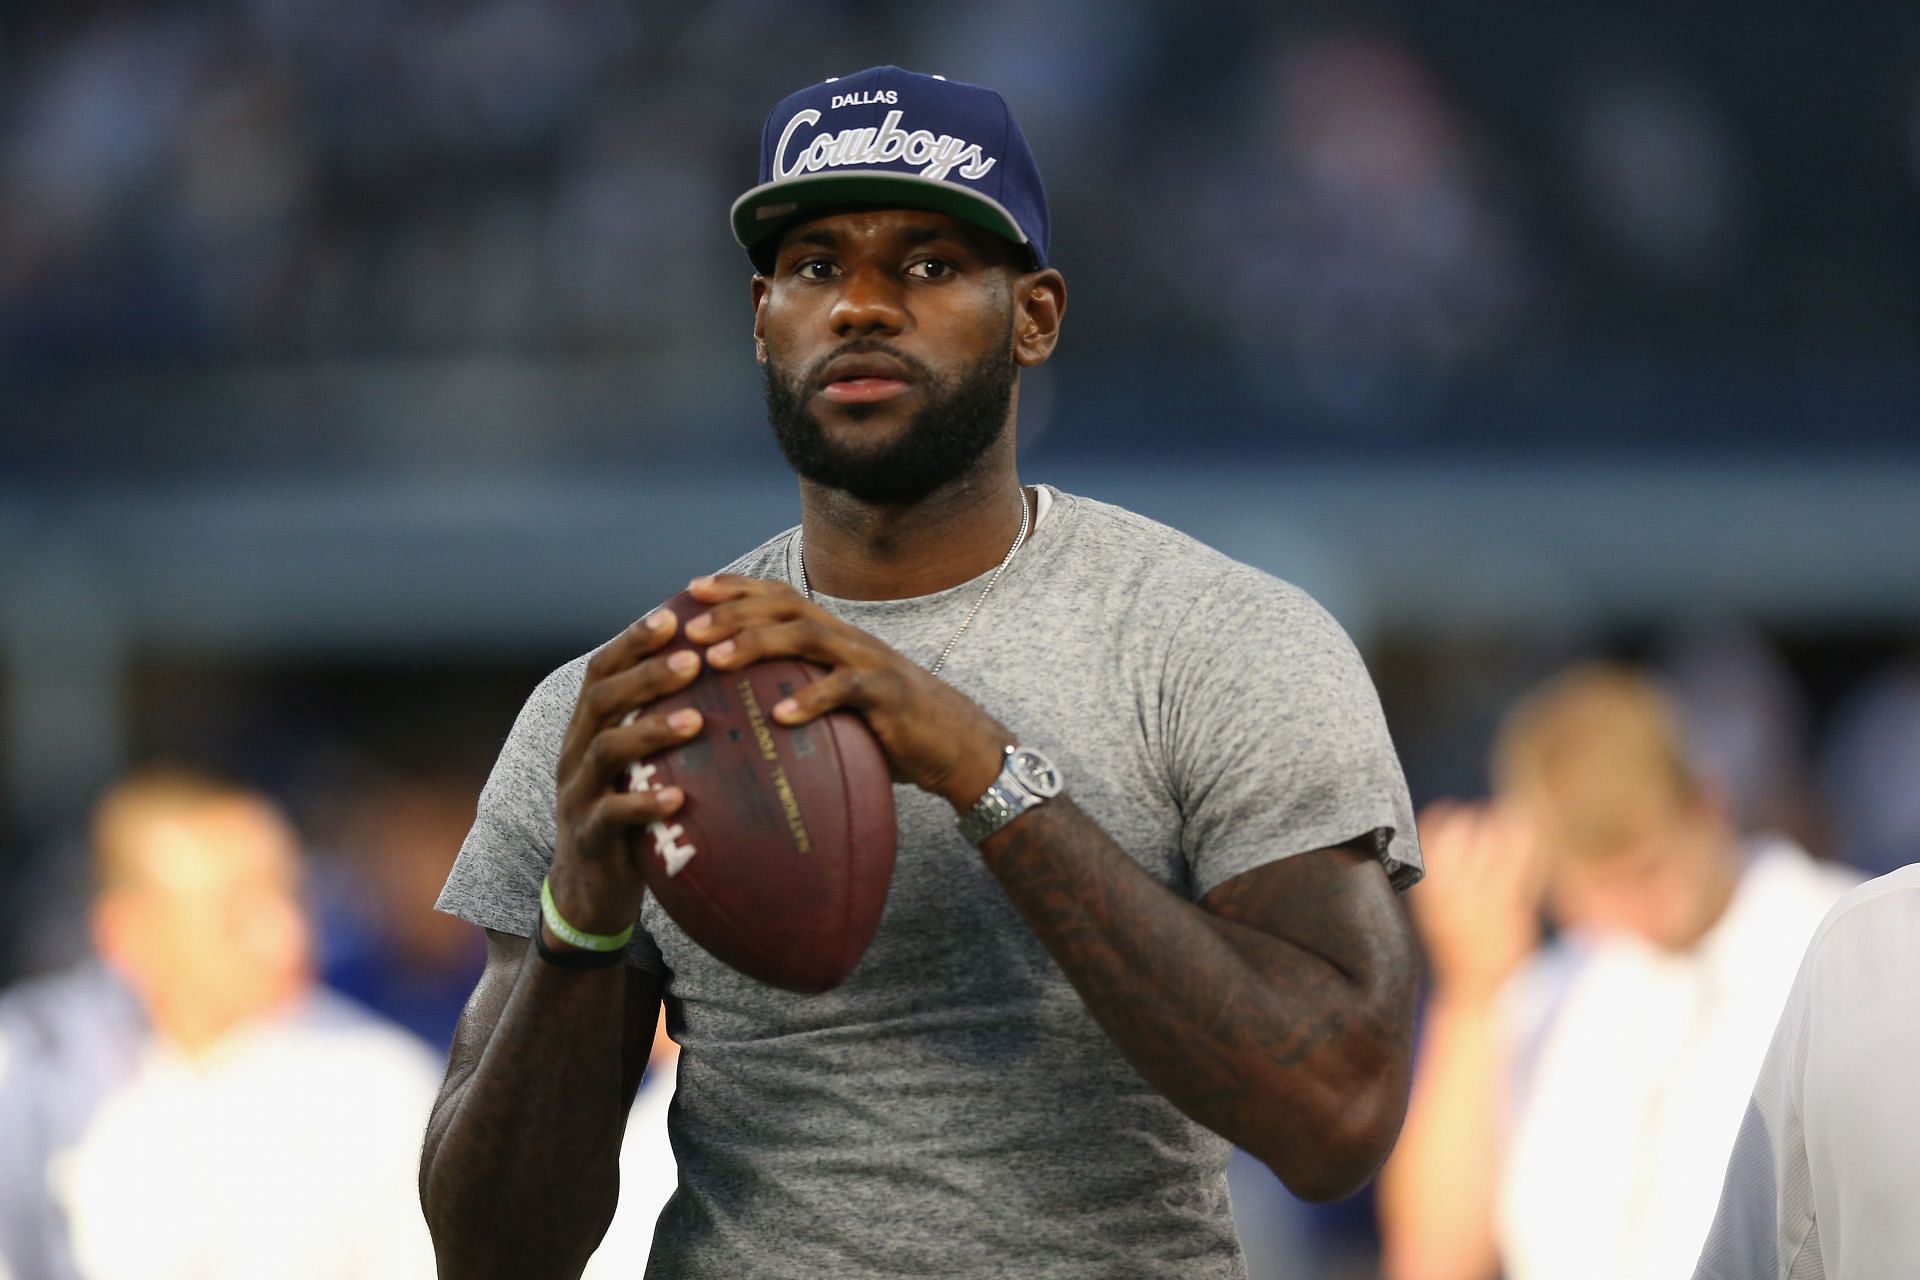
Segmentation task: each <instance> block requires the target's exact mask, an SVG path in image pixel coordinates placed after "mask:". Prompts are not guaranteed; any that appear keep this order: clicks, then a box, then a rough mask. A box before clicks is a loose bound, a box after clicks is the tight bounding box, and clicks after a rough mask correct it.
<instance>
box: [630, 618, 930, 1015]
mask: <svg viewBox="0 0 1920 1280" xmlns="http://www.w3.org/2000/svg"><path fill="white" fill-rule="evenodd" d="M662 607H663V608H668V609H671V610H673V612H674V614H675V615H676V616H677V617H678V618H679V619H680V625H681V631H680V632H679V633H676V635H675V637H674V640H673V642H672V643H671V644H669V645H668V646H667V647H666V648H665V649H664V650H662V652H663V653H672V652H674V651H675V650H676V649H695V650H697V649H698V648H699V647H700V646H697V645H694V644H692V643H691V642H690V641H688V640H686V639H685V626H686V624H687V622H689V621H690V620H691V619H693V618H695V617H697V616H699V615H700V614H701V613H703V612H705V610H706V609H707V606H706V605H704V604H702V603H700V602H699V601H697V600H695V599H694V598H693V597H692V596H690V595H688V594H687V593H686V592H681V593H680V594H678V595H676V596H674V597H673V598H672V599H670V600H668V601H666V602H665V604H664V605H663V606H662ZM824 674H825V672H824V670H823V669H822V668H820V667H817V666H815V665H813V664H812V663H809V662H802V661H799V660H797V659H786V658H780V659H769V660H767V661H764V662H756V663H754V664H752V665H751V666H748V667H744V668H741V669H739V670H735V671H714V670H710V669H707V668H704V667H703V668H702V670H701V672H700V675H699V676H698V677H697V678H696V679H695V680H694V682H693V683H692V684H691V685H689V686H687V687H686V688H685V689H683V690H681V691H680V692H679V693H676V694H674V695H672V696H671V697H667V698H663V699H661V700H660V702H659V703H657V704H655V705H656V707H657V709H659V710H660V711H663V712H671V711H674V710H677V709H679V708H681V707H693V708H694V709H695V710H697V711H699V712H700V714H701V715H702V716H703V717H705V725H704V727H703V728H702V729H701V731H700V733H699V734H698V735H697V736H696V737H694V738H693V739H691V740H690V741H688V742H687V743H685V744H684V745H682V746H679V747H676V748H673V749H672V750H669V751H664V752H661V753H659V754H658V755H654V756H651V757H649V758H648V759H647V760H646V761H645V762H643V763H641V764H637V765H635V766H633V768H632V770H631V771H630V774H629V778H628V785H629V786H630V787H663V786H667V785H670V784H671V785H673V786H677V787H679V788H680V789H681V790H682V791H684V792H685V793H686V801H685V803H684V804H683V805H682V806H681V808H680V811H679V812H678V813H676V814H674V815H673V817H672V818H671V819H670V820H669V821H666V822H656V823H653V824H652V825H651V826H649V827H648V828H647V829H646V830H644V831H640V832H636V833H635V835H634V837H633V838H634V840H635V841H637V842H638V845H639V850H638V852H639V854H640V858H641V862H642V864H643V866H644V867H645V871H646V879H647V891H648V892H649V893H651V894H653V895H654V896H655V897H656V898H658V899H659V900H660V905H661V907H662V908H664V909H665V911H666V913H667V914H668V915H669V916H671V917H672V918H673V921H674V923H676V924H678V925H679V926H680V928H681V929H683V930H685V931H686V934H687V936H688V937H690V938H692V939H693V940H694V941H695V942H697V943H699V944H700V945H701V946H702V947H704V948H706V950H707V951H709V952H711V953H712V954H713V955H714V956H715V957H717V958H718V959H720V960H723V961H725V962H726V963H727V964H729V965H732V966H733V967H734V968H735V969H738V970H739V971H740V972H742V973H744V974H746V975H748V976H749V977H752V978H757V979H758V980H760V981H761V982H766V983H770V984H772V985H773V986H776V987H783V988H785V989H787V990H789V991H799V992H807V993H814V992H820V991H827V990H830V989H831V988H833V987H836V986H838V985H840V983H842V982H844V981H845V980H846V978H847V976H848V975H849V974H851V973H852V972H853V970H854V967H855V966H856V965H858V964H859V963H860V957H861V956H862V955H864V954H865V953H866V950H867V944H868V943H869V942H871V941H872V940H873V932H874V929H875V928H876V927H877V926H878V925H879V923H880V912H881V909H882V908H883V907H884V906H885V905H886V900H887V888H888V886H889V885H890V884H891V883H892V881H893V853H894V814H893V782H892V779H891V777H890V775H889V772H888V768H887V760H886V756H885V754H884V753H883V752H882V751H881V749H880V744H879V743H878V742H876V741H875V740H874V737H873V733H872V731H871V730H869V729H868V728H867V725H866V722H865V721H864V720H862V719H861V718H860V717H859V716H857V715H855V714H854V713H853V712H850V711H835V712H829V713H828V714H827V715H824V716H822V717H820V718H819V719H817V720H814V721H812V722H811V723H809V724H805V725H799V726H795V727H791V728H790V727H788V726H785V725H781V724H776V723H775V722H774V720H773V707H774V704H775V703H777V702H779V701H780V700H781V699H782V698H785V697H786V696H787V695H788V694H790V693H792V692H793V691H794V690H795V689H798V688H800V687H801V686H803V685H805V684H807V683H808V682H809V681H812V680H816V679H818V678H819V677H820V676H822V675H824Z"/></svg>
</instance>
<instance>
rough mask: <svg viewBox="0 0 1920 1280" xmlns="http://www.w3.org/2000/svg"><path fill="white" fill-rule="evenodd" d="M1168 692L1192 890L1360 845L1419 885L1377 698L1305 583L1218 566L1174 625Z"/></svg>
mask: <svg viewBox="0 0 1920 1280" xmlns="http://www.w3.org/2000/svg"><path fill="white" fill-rule="evenodd" d="M1161 689H1162V707H1161V715H1162V739H1163V741H1164V742H1165V743H1166V744H1167V751H1168V755H1169V758H1168V760H1167V774H1168V777H1169V779H1170V780H1171V782H1172V785H1173V788H1174V791H1175V798H1176V800H1177V802H1178V803H1179V805H1180V811H1181V819H1182V837H1181V845H1182V849H1181V851H1182V853H1183V854H1184V855H1185V857H1186V860H1187V864H1188V866H1189V868H1190V869H1191V871H1192V873H1193V881H1194V886H1195V890H1196V893H1198V894H1205V893H1207V892H1210V891H1211V890H1212V889H1213V888H1215V887H1216V886H1218V885H1220V884H1223V883H1225V882H1226V881H1228V880H1230V879H1232V878H1233V877H1234V876H1237V875H1240V874H1241V873H1243V872H1246V871H1250V870H1252V869H1253V868H1254V867H1257V866H1261V865H1263V864H1265V863H1268V862H1272V861H1275V860H1277V859H1280V858H1284V857H1289V856H1292V855H1294V854H1299V853H1308V852H1311V851H1313V850H1315V849H1324V848H1328V847H1330V846H1333V845H1339V844H1348V843H1352V842H1354V841H1356V840H1359V841H1365V842H1366V843H1367V844H1368V845H1369V846H1370V847H1371V848H1372V849H1373V850H1374V853H1375V855H1376V856H1377V857H1378V858H1379V859H1380V862H1381V865H1382V866H1383V867H1384V868H1385V869H1386V872H1387V875H1388V878H1389V879H1390V880H1391V881H1392V883H1393V885H1394V887H1395V888H1397V889H1405V888H1408V887H1409V886H1411V885H1413V884H1414V883H1416V882H1417V881H1418V880H1419V878H1420V876H1421V874H1422V870H1421V861H1420V850H1419V843H1418V836H1417V835H1416V833H1415V830H1414V824H1413V812H1412V803H1411V801H1410V800H1409V798H1408V795H1407V784H1406V779H1405V777H1404V776H1403V775H1402V773H1401V770H1400V761H1399V758H1398V757H1397V756H1396V754H1395V753H1394V749H1393V742H1392V740H1391V738H1390V737H1389V736H1388V734H1387V725H1386V718H1385V716H1384V715H1383V714H1382V713H1381V710H1380V699H1379V696H1378V694H1376V693H1375V691H1374V687H1373V681H1372V679H1371V678H1370V677H1369V676H1368V674H1367V669H1366V666H1365V664H1364V663H1363V662H1362V661H1361V659H1360V655H1359V653H1358V652H1357V651H1356V650H1355V649H1354V647H1353V643H1352V641H1350V640H1349V639H1348V638H1347V635H1346V633H1345V632H1344V631H1342V630H1341V628H1340V625H1339V623H1337V622H1335V621H1334V620H1333V618H1332V616H1331V615H1329V614H1328V613H1327V611H1326V610H1325V609H1322V608H1321V607H1320V606H1319V605H1318V604H1317V603H1316V602H1315V601H1314V600H1313V599H1312V597H1310V596H1308V595H1307V594H1306V593H1305V592H1304V591H1301V590H1300V589H1299V588H1297V587H1294V586H1291V585H1289V584H1288V583H1285V582H1281V581H1280V580H1278V579H1276V578H1274V577H1272V576H1270V575H1268V574H1265V573H1262V572H1260V571H1259V570H1257V569H1253V568H1251V567H1249V566H1246V565H1237V564H1236V565H1233V566H1231V567H1230V568H1228V569H1226V570H1224V571H1223V572H1222V573H1221V574H1220V575H1219V576H1218V577H1216V578H1215V579H1214V580H1213V582H1212V583H1210V584H1209V586H1208V588H1207V589H1206V591H1204V592H1203V593H1202V594H1201V595H1200V596H1199V597H1198V598H1197V599H1196V600H1195V601H1194V603H1193V605H1192V606H1191V607H1190V608H1189V609H1188V611H1187V613H1186V615H1185V617H1183V618H1182V619H1181V621H1180V623H1179V625H1178V627H1177V628H1176V630H1175V633H1174V635H1173V638H1172V641H1171V644H1170V647H1169V649H1168V652H1167V669H1166V672H1165V675H1164V677H1163V679H1162V682H1161Z"/></svg>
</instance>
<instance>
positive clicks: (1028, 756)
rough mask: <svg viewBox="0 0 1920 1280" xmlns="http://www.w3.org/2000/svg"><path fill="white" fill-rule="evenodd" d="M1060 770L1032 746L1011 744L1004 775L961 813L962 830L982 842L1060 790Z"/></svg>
mask: <svg viewBox="0 0 1920 1280" xmlns="http://www.w3.org/2000/svg"><path fill="white" fill-rule="evenodd" d="M1060 786H1061V783H1060V770H1059V769H1057V768H1055V767H1054V764H1053V761H1051V760H1049V759H1047V758H1046V757H1045V756H1043V755H1041V754H1040V753H1039V752H1038V751H1035V750H1034V749H1033V748H1032V747H1008V748H1007V754H1006V757H1005V759H1003V760H1002V761H1001V762H1000V776H999V777H997V778H995V779H994V780H993V782H992V783H991V784H990V785H989V786H988V787H987V794H985V795H983V796H981V797H980V798H979V799H978V800H976V801H975V802H974V805H973V808H971V809H969V810H967V811H966V812H965V813H963V814H961V815H960V834H961V835H963V836H965V837H966V838H967V841H968V843H970V844H979V843H980V842H981V841H983V840H985V839H986V838H987V837H988V836H990V835H992V834H993V833H994V832H996V831H998V830H999V829H1000V828H1002V827H1004V826H1006V825H1007V824H1008V823H1009V822H1012V821H1013V820H1014V819H1015V818H1017V817H1019V816H1020V815H1021V814H1023V813H1025V812H1026V811H1027V810H1029V809H1034V808H1038V807H1039V806H1040V805H1043V804H1045V803H1046V802H1047V801H1049V800H1051V799H1053V798H1054V797H1055V796H1057V795H1059V794H1060Z"/></svg>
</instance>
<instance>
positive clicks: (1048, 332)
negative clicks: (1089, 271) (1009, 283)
mask: <svg viewBox="0 0 1920 1280" xmlns="http://www.w3.org/2000/svg"><path fill="white" fill-rule="evenodd" d="M1013 303H1014V317H1013V320H1014V323H1013V358H1014V360H1015V361H1016V362H1017V363H1019V364H1020V366H1021V367H1022V368H1032V367H1033V366H1034V365H1037V364H1044V363H1045V362H1046V359H1047V357H1049V356H1051V355H1052V354H1053V348H1054V346H1055V345H1056V344H1057V343H1059V341H1060V322H1061V320H1062V319H1064V318H1065V316H1066V314H1067V282H1066V278H1065V277H1063V276H1062V275H1061V274H1060V273H1059V272H1058V271H1055V270H1054V269H1053V268H1052V267H1045V268H1042V269H1041V270H1039V271H1033V272H1029V273H1028V274H1026V275H1023V276H1021V277H1020V278H1019V279H1018V280H1016V281H1015V282H1014V286H1013Z"/></svg>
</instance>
